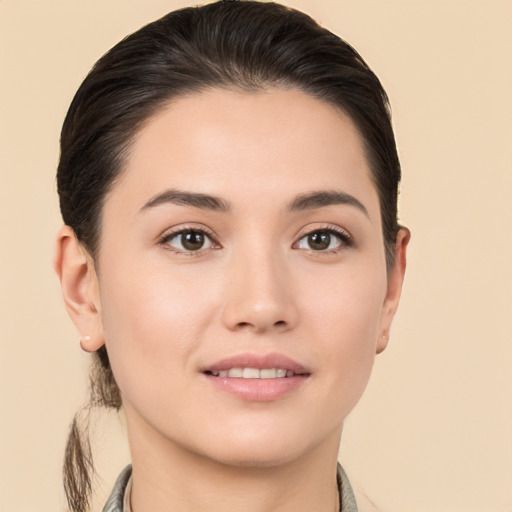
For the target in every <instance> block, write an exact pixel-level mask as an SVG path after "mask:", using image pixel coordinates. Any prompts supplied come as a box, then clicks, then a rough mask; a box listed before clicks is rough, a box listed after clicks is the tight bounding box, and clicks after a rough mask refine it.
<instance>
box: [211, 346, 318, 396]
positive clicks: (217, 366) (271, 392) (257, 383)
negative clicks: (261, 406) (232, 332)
mask: <svg viewBox="0 0 512 512" xmlns="http://www.w3.org/2000/svg"><path fill="white" fill-rule="evenodd" d="M202 373H203V374H204V375H205V376H206V377H207V378H208V380H209V381H210V382H211V383H212V384H213V385H214V386H215V388H217V389H221V390H222V391H225V392H228V393H230V394H232V395H234V396H236V397H237V398H240V399H242V400H246V401H256V402H265V401H272V400H277V399H278V398H282V397H284V396H286V395H289V394H291V393H293V392H295V391H297V390H299V389H300V388H301V387H302V386H303V385H304V383H305V382H306V381H307V380H308V377H309V376H310V375H311V373H310V372H309V371H308V370H307V369H306V368H305V367H304V366H302V365H301V364H299V363H297V362H296V361H294V360H293V359H291V358H289V357H287V356H284V355H282V354H275V353H274V354H263V355H259V354H251V353H249V354H240V355H236V356H233V357H228V358H226V359H223V360H221V361H218V362H216V363H214V364H213V365H211V366H208V367H206V368H205V369H203V371H202Z"/></svg>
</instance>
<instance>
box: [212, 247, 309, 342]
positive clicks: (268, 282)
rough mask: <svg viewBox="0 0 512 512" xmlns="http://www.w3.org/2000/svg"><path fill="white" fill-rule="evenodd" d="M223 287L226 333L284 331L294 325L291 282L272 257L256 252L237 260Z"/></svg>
mask: <svg viewBox="0 0 512 512" xmlns="http://www.w3.org/2000/svg"><path fill="white" fill-rule="evenodd" d="M227 287H228V289H227V290H225V292H226V294H225V298H226V302H225V307H224V310H223V314H222V316H223V322H224V325H225V326H226V327H227V328H228V329H229V330H231V331H241V330H247V331H251V332H254V333H266V332H284V331H288V330H290V329H293V328H294V327H295V325H296V324H297V321H298V316H299V315H298V311H297V307H296V303H295V297H294V294H293V289H294V286H293V279H292V278H291V275H290V271H289V269H287V268H286V264H285V262H283V261H281V262H280V261H279V258H278V257H277V256H276V255H273V254H264V255H263V254H261V252H260V251H258V253H257V254H254V253H253V254H252V255H250V256H248V257H247V256H244V257H239V258H237V259H236V262H234V263H233V265H231V267H230V270H229V277H228V279H227Z"/></svg>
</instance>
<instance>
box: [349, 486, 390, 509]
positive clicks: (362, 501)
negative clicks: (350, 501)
mask: <svg viewBox="0 0 512 512" xmlns="http://www.w3.org/2000/svg"><path fill="white" fill-rule="evenodd" d="M354 494H355V498H356V503H357V512H384V511H383V510H380V509H378V508H377V507H376V506H375V505H374V504H373V503H372V502H371V501H370V500H369V499H368V498H367V497H366V496H365V495H364V494H362V493H360V492H357V491H356V492H354Z"/></svg>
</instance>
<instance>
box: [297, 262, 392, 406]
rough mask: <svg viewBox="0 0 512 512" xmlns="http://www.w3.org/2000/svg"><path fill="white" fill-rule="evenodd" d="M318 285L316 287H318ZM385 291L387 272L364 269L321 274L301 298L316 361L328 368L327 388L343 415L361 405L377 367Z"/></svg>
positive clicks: (300, 294)
mask: <svg viewBox="0 0 512 512" xmlns="http://www.w3.org/2000/svg"><path fill="white" fill-rule="evenodd" d="M313 284H314V285H313ZM385 292H386V279H385V273H382V272H375V271H374V270H372V267H371V266H367V267H366V268H365V271H364V272H363V271H361V272H359V271H358V272H350V273H349V272H344V271H343V270H340V272H338V273H331V274H330V275H329V276H326V277H325V280H323V279H320V276H318V275H317V276H316V280H315V283H313V282H310V283H309V286H307V289H306V288H305V289H303V290H301V291H299V293H298V296H302V297H303V298H306V299H303V303H302V306H301V309H302V311H304V312H305V313H304V316H303V320H304V323H305V326H306V327H307V328H308V330H309V335H308V337H309V338H310V339H312V340H315V341H314V343H312V344H311V347H312V350H314V352H315V359H316V360H318V361H321V362H322V363H323V364H325V365H326V366H327V368H328V371H326V372H325V376H326V380H327V382H326V383H325V390H326V391H327V392H328V393H330V396H329V400H331V401H332V403H337V404H339V408H338V410H339V411H342V414H346V413H348V411H349V410H350V409H351V408H352V407H353V406H354V405H355V404H356V402H357V400H358V399H359V397H360V396H361V394H362V392H363V390H364V388H365V386H366V384H367V382H368V379H369V377H370V372H371V369H372V366H373V362H374V358H375V353H376V346H377V342H378V339H379V335H380V318H381V312H382V305H383V301H384V297H385Z"/></svg>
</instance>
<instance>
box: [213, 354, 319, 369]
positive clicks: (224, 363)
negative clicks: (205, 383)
mask: <svg viewBox="0 0 512 512" xmlns="http://www.w3.org/2000/svg"><path fill="white" fill-rule="evenodd" d="M230 368H257V369H258V370H263V369H265V368H279V369H283V370H291V371H292V372H293V373H295V374H305V373H309V372H308V370H307V369H306V368H305V367H304V366H302V365H301V364H299V363H298V362H297V361H294V360H293V359H291V358H290V357H288V356H285V355H284V354H279V353H270V354H255V353H244V354H237V355H234V356H230V357H226V358H224V359H221V360H220V361H217V362H215V363H213V364H211V365H208V366H206V367H205V368H203V372H219V371H221V370H229V369H230Z"/></svg>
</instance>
